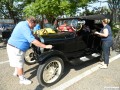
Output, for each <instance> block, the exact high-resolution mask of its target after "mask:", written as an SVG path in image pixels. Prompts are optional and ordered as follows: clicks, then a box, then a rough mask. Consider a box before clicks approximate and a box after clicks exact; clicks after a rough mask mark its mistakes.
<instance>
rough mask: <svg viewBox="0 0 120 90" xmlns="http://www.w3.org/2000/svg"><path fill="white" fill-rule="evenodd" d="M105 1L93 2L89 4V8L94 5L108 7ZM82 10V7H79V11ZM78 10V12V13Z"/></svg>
mask: <svg viewBox="0 0 120 90" xmlns="http://www.w3.org/2000/svg"><path fill="white" fill-rule="evenodd" d="M105 1H107V0H99V2H96V3H93V4H89V6H90V7H89V8H88V9H89V10H92V9H93V8H94V7H97V8H98V7H104V6H105V7H108V4H107V2H105ZM83 11H84V10H83V9H81V8H80V11H79V12H83ZM79 12H78V13H79Z"/></svg>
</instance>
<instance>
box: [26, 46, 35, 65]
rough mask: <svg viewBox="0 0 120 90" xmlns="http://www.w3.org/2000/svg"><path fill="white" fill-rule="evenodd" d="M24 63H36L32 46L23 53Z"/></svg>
mask: <svg viewBox="0 0 120 90" xmlns="http://www.w3.org/2000/svg"><path fill="white" fill-rule="evenodd" d="M25 63H26V64H27V65H32V64H35V63H36V60H35V58H34V51H33V50H32V48H30V49H28V50H27V51H26V53H25Z"/></svg>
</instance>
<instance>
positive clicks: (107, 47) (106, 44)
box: [102, 41, 113, 65]
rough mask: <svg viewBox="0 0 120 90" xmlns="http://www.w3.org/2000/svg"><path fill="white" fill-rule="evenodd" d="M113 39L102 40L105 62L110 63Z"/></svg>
mask: <svg viewBox="0 0 120 90" xmlns="http://www.w3.org/2000/svg"><path fill="white" fill-rule="evenodd" d="M112 44H113V42H112V41H103V42H102V51H103V59H104V63H105V64H107V65H108V64H109V55H110V47H111V46H112Z"/></svg>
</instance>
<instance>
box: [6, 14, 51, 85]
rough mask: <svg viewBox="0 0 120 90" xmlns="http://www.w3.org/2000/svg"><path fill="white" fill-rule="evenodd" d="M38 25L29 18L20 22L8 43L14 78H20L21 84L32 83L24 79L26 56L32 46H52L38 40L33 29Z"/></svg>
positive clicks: (49, 47)
mask: <svg viewBox="0 0 120 90" xmlns="http://www.w3.org/2000/svg"><path fill="white" fill-rule="evenodd" d="M35 25H36V19H35V18H34V17H32V16H31V17H29V18H28V19H27V20H26V21H21V22H19V23H18V24H17V25H16V27H15V28H14V30H13V32H12V34H11V37H10V38H9V40H8V43H7V53H8V58H9V62H10V66H11V67H15V72H14V73H13V75H14V76H18V77H19V79H20V84H25V85H28V84H31V83H32V81H30V80H28V79H26V78H25V77H24V72H23V65H24V55H25V52H26V50H27V49H29V47H30V44H31V43H32V44H34V45H35V46H37V47H41V48H47V49H51V48H52V45H45V44H43V43H41V42H39V41H38V40H36V39H35V37H34V36H33V34H32V31H31V29H33V28H34V27H35Z"/></svg>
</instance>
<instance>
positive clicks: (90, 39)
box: [25, 15, 105, 86]
mask: <svg viewBox="0 0 120 90" xmlns="http://www.w3.org/2000/svg"><path fill="white" fill-rule="evenodd" d="M103 18H105V17H104V16H102V15H100V16H97V15H93V16H84V17H72V18H58V19H57V27H58V26H60V25H61V24H62V23H63V22H64V21H67V23H68V25H70V26H72V27H73V28H74V32H68V31H58V32H56V33H55V34H47V35H41V36H40V35H38V36H37V37H36V38H37V39H38V40H39V41H41V42H42V43H45V44H52V45H53V48H52V49H51V50H49V49H43V48H39V47H36V46H34V45H31V48H30V49H29V50H28V51H27V52H26V55H25V62H26V63H27V64H34V63H39V67H38V70H37V79H38V82H39V83H40V84H41V85H43V86H51V85H53V84H55V83H56V82H58V81H59V80H60V78H61V77H62V75H63V73H64V68H65V66H64V63H71V64H75V63H73V62H78V61H79V62H85V61H88V60H92V59H93V58H99V57H100V56H101V39H100V37H98V36H97V35H95V34H94V31H96V30H97V31H99V30H100V29H101V28H102V27H103V26H102V24H101V23H100V19H103ZM84 25H86V26H88V27H89V31H84V28H83V27H84Z"/></svg>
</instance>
